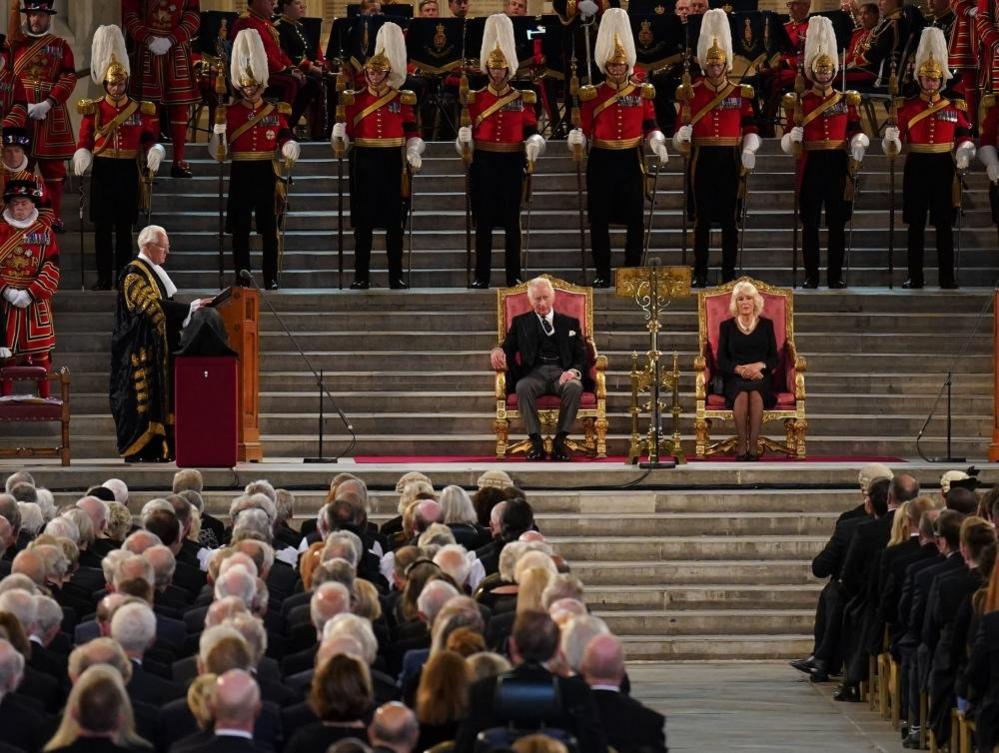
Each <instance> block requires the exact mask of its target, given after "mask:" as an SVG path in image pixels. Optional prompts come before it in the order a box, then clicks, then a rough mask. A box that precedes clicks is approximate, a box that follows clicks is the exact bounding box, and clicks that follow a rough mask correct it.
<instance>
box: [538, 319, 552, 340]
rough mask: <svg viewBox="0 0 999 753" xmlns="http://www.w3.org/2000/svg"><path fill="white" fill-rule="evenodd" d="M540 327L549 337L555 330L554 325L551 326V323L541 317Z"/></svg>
mask: <svg viewBox="0 0 999 753" xmlns="http://www.w3.org/2000/svg"><path fill="white" fill-rule="evenodd" d="M541 329H543V330H544V331H545V334H546V335H548V337H551V336H552V333H553V332H555V327H553V326H552V323H551V322H550V321H548V320H547V319H545V318H543V317H542V319H541Z"/></svg>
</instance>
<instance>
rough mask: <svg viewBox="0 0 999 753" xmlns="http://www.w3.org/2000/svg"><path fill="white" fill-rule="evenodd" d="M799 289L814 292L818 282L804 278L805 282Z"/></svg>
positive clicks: (812, 278)
mask: <svg viewBox="0 0 999 753" xmlns="http://www.w3.org/2000/svg"><path fill="white" fill-rule="evenodd" d="M801 287H802V288H804V289H805V290H815V289H816V288H818V287H819V281H818V280H816V279H815V278H814V277H806V278H805V281H804V282H803V283H801Z"/></svg>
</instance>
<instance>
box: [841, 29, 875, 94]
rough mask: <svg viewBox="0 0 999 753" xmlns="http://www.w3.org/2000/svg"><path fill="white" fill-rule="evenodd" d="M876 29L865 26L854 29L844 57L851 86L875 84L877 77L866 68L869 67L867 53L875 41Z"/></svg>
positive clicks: (847, 78) (847, 77)
mask: <svg viewBox="0 0 999 753" xmlns="http://www.w3.org/2000/svg"><path fill="white" fill-rule="evenodd" d="M873 35H874V29H865V28H864V27H863V26H861V27H860V28H857V29H854V30H853V33H852V34H851V36H850V44H849V45H847V48H846V55H845V57H844V67H845V68H846V69H847V72H846V80H847V82H848V83H849V84H850V85H853V86H859V85H867V84H873V83H874V81H875V79H876V78H877V76H876V75H875V74H874V73H872V72H871V71H869V70H867V69H866V68H865V67H864V66H866V65H867V53H868V51H869V50H870V48H871V42H872V41H873V39H874V36H873Z"/></svg>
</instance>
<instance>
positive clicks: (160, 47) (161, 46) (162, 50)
mask: <svg viewBox="0 0 999 753" xmlns="http://www.w3.org/2000/svg"><path fill="white" fill-rule="evenodd" d="M146 46H147V47H148V48H149V51H150V52H151V53H153V54H154V55H166V54H167V53H168V52H169V51H170V48H171V47H172V46H173V45H171V44H170V40H169V39H167V38H166V37H150V38H149V39H148V40H146Z"/></svg>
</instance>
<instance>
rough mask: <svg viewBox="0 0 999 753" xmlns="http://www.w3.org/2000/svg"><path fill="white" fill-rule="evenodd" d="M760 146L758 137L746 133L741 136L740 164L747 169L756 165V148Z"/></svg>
mask: <svg viewBox="0 0 999 753" xmlns="http://www.w3.org/2000/svg"><path fill="white" fill-rule="evenodd" d="M759 148H760V137H759V136H757V135H756V134H755V133H747V134H746V135H745V136H743V137H742V166H743V167H744V168H746V169H747V170H752V169H753V168H755V167H756V150H757V149H759Z"/></svg>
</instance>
